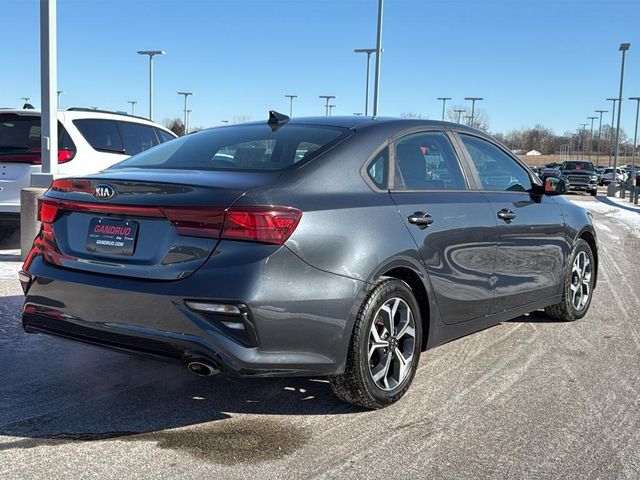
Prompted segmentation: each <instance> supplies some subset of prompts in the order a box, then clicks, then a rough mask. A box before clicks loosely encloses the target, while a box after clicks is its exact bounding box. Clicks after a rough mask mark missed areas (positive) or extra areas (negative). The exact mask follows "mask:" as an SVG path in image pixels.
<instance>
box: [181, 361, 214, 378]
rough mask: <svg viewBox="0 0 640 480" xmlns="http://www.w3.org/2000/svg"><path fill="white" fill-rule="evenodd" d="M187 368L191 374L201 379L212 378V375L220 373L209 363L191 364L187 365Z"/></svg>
mask: <svg viewBox="0 0 640 480" xmlns="http://www.w3.org/2000/svg"><path fill="white" fill-rule="evenodd" d="M187 368H188V369H189V371H190V372H191V373H194V374H196V375H198V376H199V377H210V376H212V375H217V374H218V373H220V370H219V369H217V368H215V367H214V366H213V365H211V364H210V363H208V362H201V361H198V362H189V363H188V364H187Z"/></svg>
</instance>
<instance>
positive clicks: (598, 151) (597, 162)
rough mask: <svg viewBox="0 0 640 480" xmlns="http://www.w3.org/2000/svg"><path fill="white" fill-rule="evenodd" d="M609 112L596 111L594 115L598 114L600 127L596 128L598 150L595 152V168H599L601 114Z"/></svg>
mask: <svg viewBox="0 0 640 480" xmlns="http://www.w3.org/2000/svg"><path fill="white" fill-rule="evenodd" d="M608 111H609V110H596V113H599V114H600V126H599V127H598V150H597V151H596V167H599V166H600V142H601V136H602V114H603V113H607V112H608Z"/></svg>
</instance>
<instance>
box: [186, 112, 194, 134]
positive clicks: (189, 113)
mask: <svg viewBox="0 0 640 480" xmlns="http://www.w3.org/2000/svg"><path fill="white" fill-rule="evenodd" d="M192 111H193V110H187V125H189V117H190V116H191V112H192ZM188 133H189V130H187V127H186V126H185V129H184V134H185V135H186V134H188Z"/></svg>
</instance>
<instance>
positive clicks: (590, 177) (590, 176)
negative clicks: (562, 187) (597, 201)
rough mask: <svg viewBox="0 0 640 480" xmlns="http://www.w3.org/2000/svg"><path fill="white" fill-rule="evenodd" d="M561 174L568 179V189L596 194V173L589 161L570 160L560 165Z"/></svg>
mask: <svg viewBox="0 0 640 480" xmlns="http://www.w3.org/2000/svg"><path fill="white" fill-rule="evenodd" d="M560 172H561V174H562V175H563V176H564V177H566V178H567V179H568V180H569V186H568V189H569V190H573V191H576V192H588V193H590V194H591V195H593V196H594V197H595V196H596V195H597V194H598V175H597V174H596V171H595V168H594V167H593V164H592V163H591V162H586V161H578V160H572V161H569V162H564V163H563V164H562V167H560Z"/></svg>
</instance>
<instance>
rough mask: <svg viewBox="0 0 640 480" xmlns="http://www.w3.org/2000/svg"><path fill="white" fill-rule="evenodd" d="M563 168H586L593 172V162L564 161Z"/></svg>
mask: <svg viewBox="0 0 640 480" xmlns="http://www.w3.org/2000/svg"><path fill="white" fill-rule="evenodd" d="M564 169H565V170H586V171H587V172H593V171H594V168H593V164H592V163H590V162H566V163H565V164H564Z"/></svg>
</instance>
